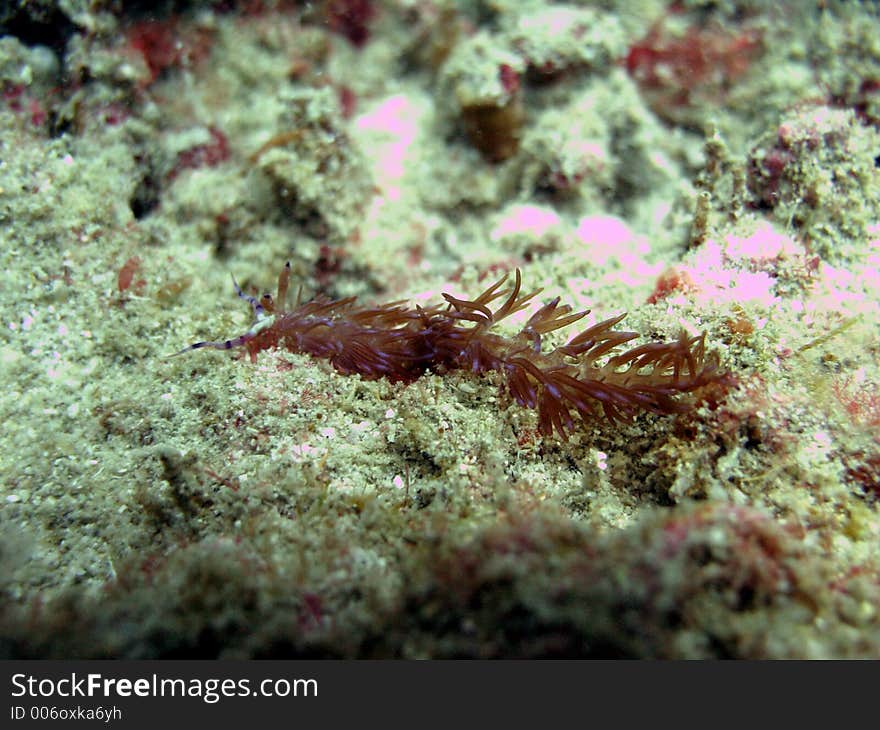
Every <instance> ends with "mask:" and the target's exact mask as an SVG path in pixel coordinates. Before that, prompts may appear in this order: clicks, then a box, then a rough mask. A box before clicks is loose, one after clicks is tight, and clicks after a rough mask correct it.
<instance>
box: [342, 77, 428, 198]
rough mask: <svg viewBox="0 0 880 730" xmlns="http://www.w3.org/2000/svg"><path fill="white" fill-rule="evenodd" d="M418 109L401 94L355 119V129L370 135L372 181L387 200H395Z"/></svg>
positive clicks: (415, 128)
mask: <svg viewBox="0 0 880 730" xmlns="http://www.w3.org/2000/svg"><path fill="white" fill-rule="evenodd" d="M418 116H419V114H418V110H417V109H416V108H415V106H414V105H413V103H412V102H411V101H410V100H409V99H407V98H406V96H404V95H403V94H397V95H395V96H392V97H389V98H388V99H385V100H384V101H383V102H381V103H380V104H379V105H378V106H377V107H375V108H374V109H372V110H371V111H369V112H365V113H364V114H361V115H360V116H358V117H357V119H356V120H355V122H354V125H355V129H357V130H358V131H359V132H362V133H366V134H368V135H369V136H370V150H371V158H372V161H373V170H374V173H375V179H376V182H377V183H378V184H379V186H380V187H381V188H382V191H383V192H384V193H385V195H386V196H387V197H388V198H389V199H390V200H398V199H399V198H400V194H401V180H402V178H403V175H404V172H405V169H406V159H407V156H408V154H409V150H410V147H412V144H413V141H414V140H415V138H416V134H417V130H418Z"/></svg>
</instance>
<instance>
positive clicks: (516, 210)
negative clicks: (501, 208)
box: [492, 205, 561, 241]
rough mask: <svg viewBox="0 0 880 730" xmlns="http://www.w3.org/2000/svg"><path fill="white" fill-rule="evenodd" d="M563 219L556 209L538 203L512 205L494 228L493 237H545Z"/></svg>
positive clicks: (497, 238)
mask: <svg viewBox="0 0 880 730" xmlns="http://www.w3.org/2000/svg"><path fill="white" fill-rule="evenodd" d="M560 223H561V220H560V218H559V215H558V214H557V213H556V211H554V210H552V209H550V208H542V207H541V206H538V205H515V206H513V207H511V208H510V209H509V210H508V211H507V212H506V214H505V215H504V216H503V217H502V218H501V220H500V221H499V222H498V225H496V226H495V228H494V229H492V239H493V240H495V241H497V240H499V239H502V238H506V237H507V236H517V235H527V236H534V237H535V238H543V237H544V236H546V235H547V234H548V233H551V232H552V231H553V229H554V228H556V227H557V226H559V224H560Z"/></svg>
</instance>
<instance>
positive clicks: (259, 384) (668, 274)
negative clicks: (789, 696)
mask: <svg viewBox="0 0 880 730" xmlns="http://www.w3.org/2000/svg"><path fill="white" fill-rule="evenodd" d="M145 5H147V4H143V3H125V2H123V3H109V2H107V3H104V2H99V1H98V0H91V2H90V1H89V0H63V1H62V0H59V1H57V2H51V1H49V0H45V1H44V2H29V3H6V4H4V5H3V8H4V10H2V13H3V15H2V16H0V23H2V30H3V33H4V35H3V37H2V39H0V85H2V94H0V224H2V225H0V242H2V245H0V302H2V330H0V331H2V341H0V379H2V393H3V395H2V398H0V409H2V411H0V421H2V431H0V433H2V444H0V445H2V448H0V483H2V486H0V490H2V491H0V558H2V564H0V591H2V607H0V617H2V618H0V636H2V639H0V654H2V655H3V656H4V657H7V658H14V657H38V658H44V657H139V658H142V657H293V656H303V657H315V656H320V657H324V656H327V657H334V656H336V657H340V656H341V657H460V656H466V657H546V656H583V657H737V658H740V657H748V658H755V657H759V658H760V657H810V658H813V657H876V656H877V655H878V653H880V602H878V601H880V572H878V569H880V432H878V427H880V385H878V383H880V380H878V378H880V373H878V357H880V354H878V353H880V350H878V331H880V329H878V323H880V318H878V300H880V276H878V264H880V169H878V166H880V17H878V15H877V14H876V12H875V11H871V10H870V7H871V5H870V4H867V3H866V4H865V5H860V4H858V3H848V2H833V1H831V2H808V1H807V0H800V1H798V0H789V1H788V2H781V3H780V2H760V1H759V0H741V1H739V2H736V1H734V0H731V1H730V2H727V1H722V2H708V1H706V0H686V1H683V2H676V3H668V2H665V1H659V0H637V1H632V0H605V1H604V2H570V3H549V2H534V1H531V0H520V1H515V0H470V1H465V0H462V1H461V2H454V1H453V0H445V1H444V0H434V1H430V0H424V1H419V0H384V1H380V0H376V1H374V2H370V1H368V0H328V1H326V2H313V3H310V4H307V5H306V4H304V3H296V2H284V1H283V0H278V1H277V2H271V1H266V2H250V1H246V0H240V1H239V2H234V1H233V2H215V3H208V2H206V3H182V2H181V3H176V4H172V3H168V4H167V5H165V6H163V7H162V8H159V9H158V10H154V11H152V12H151V14H149V15H147V14H145V13H144V11H143V7H144V6H145ZM286 261H290V262H291V269H292V281H293V282H294V283H293V286H294V287H295V288H297V289H298V288H299V287H302V292H303V294H302V296H303V297H309V296H312V295H315V294H322V295H325V296H328V297H333V298H339V297H345V296H357V297H359V301H362V302H365V303H367V304H374V303H381V302H387V301H390V300H397V299H403V300H408V301H409V302H412V303H421V304H427V303H430V302H435V301H438V300H439V298H440V295H441V293H442V292H451V293H453V294H455V295H456V296H460V297H464V296H476V295H477V294H478V293H479V292H480V291H482V290H483V289H485V288H486V287H487V286H488V285H489V284H490V283H491V282H492V281H494V280H496V279H497V278H499V277H500V276H501V275H502V274H503V273H504V272H505V271H506V272H512V271H513V270H514V269H516V268H519V269H520V270H521V271H522V277H523V281H524V286H525V287H526V288H535V287H543V292H542V294H541V295H540V296H539V297H538V301H540V302H546V301H549V300H550V299H552V298H553V297H556V296H559V297H561V301H562V302H564V303H567V304H569V305H571V306H572V307H573V308H575V309H587V308H589V309H591V310H592V312H591V314H590V315H588V316H587V317H586V318H585V319H584V320H583V321H582V322H580V323H578V324H575V325H572V327H571V328H569V329H570V330H571V331H570V332H567V333H566V332H561V333H554V335H553V336H550V337H548V338H547V343H546V345H545V346H547V347H550V346H552V345H553V344H560V343H561V342H563V341H564V340H565V338H566V336H570V335H573V334H575V333H576V332H577V331H579V330H578V327H579V326H588V325H589V324H592V323H594V322H596V321H599V320H601V319H604V318H606V317H610V316H612V315H615V314H618V313H621V312H624V311H628V312H629V315H628V317H627V319H626V320H625V321H624V322H623V323H622V324H621V325H620V326H621V327H625V328H626V329H628V330H632V331H634V332H638V333H640V335H641V338H640V339H639V340H636V341H635V343H636V344H638V343H640V342H645V341H650V340H657V339H670V338H674V337H676V336H677V333H678V332H679V331H680V330H681V329H682V328H684V329H685V330H686V331H687V332H689V333H692V334H696V333H699V332H706V342H707V346H708V347H709V349H711V350H712V351H714V352H717V353H718V355H719V357H720V360H721V363H722V366H723V368H724V369H725V370H726V371H728V372H729V373H731V375H732V378H731V381H730V385H729V387H728V388H726V390H725V392H724V393H722V394H720V395H718V394H717V393H716V394H715V396H717V397H715V396H713V397H712V398H703V399H701V400H700V401H699V402H697V403H695V404H694V405H695V407H694V408H693V409H692V410H691V411H690V412H688V413H685V414H680V415H673V416H662V415H655V414H650V413H649V414H644V415H641V416H639V417H638V418H637V419H636V420H635V421H633V422H632V423H629V424H620V423H612V422H609V421H607V420H605V419H594V420H591V421H590V422H588V423H583V424H580V425H579V426H578V427H577V428H575V429H574V432H573V433H572V435H571V436H570V437H569V439H568V440H567V441H564V440H561V439H559V438H556V437H547V436H542V435H541V434H540V433H539V432H538V430H537V418H536V415H535V413H534V412H533V411H531V410H529V409H527V408H524V407H521V406H519V405H518V404H517V403H516V402H515V401H514V399H513V398H512V397H511V396H510V394H509V393H508V391H507V390H506V388H505V385H504V382H503V380H502V378H500V377H499V376H497V375H496V374H494V373H490V374H483V375H474V374H471V373H467V372H463V373H462V372H447V373H435V374H428V375H425V376H424V377H422V378H420V379H419V380H417V381H416V382H414V383H412V384H409V385H407V384H402V383H389V382H387V381H386V380H384V379H383V380H377V381H366V380H364V379H362V378H360V377H359V376H352V375H341V374H339V373H337V372H335V371H334V370H333V368H332V367H330V366H329V365H328V364H327V362H325V361H322V360H316V359H313V358H311V357H309V356H307V355H302V354H295V353H290V352H287V351H277V350H266V351H262V352H260V353H259V354H258V356H257V357H256V361H255V362H252V361H251V359H250V358H249V357H248V356H247V355H246V354H245V353H243V351H241V350H233V351H231V352H218V351H214V350H199V351H193V352H188V353H185V354H184V355H181V356H179V357H176V358H170V359H169V358H167V357H166V356H167V355H169V354H170V353H174V352H176V351H178V350H180V349H181V348H183V347H185V346H186V345H187V344H189V343H192V342H196V341H200V340H206V339H207V340H225V339H227V338H231V337H235V336H237V335H240V334H242V333H244V332H246V331H247V330H248V329H249V327H250V326H251V323H252V317H251V313H250V312H249V308H248V305H247V303H246V302H244V301H242V300H240V299H237V298H236V296H235V292H234V290H233V287H232V283H231V276H232V275H234V276H235V277H236V279H237V281H238V282H239V283H240V284H241V286H242V287H243V289H244V290H245V291H246V292H248V293H249V294H253V295H259V294H260V293H262V292H264V291H274V288H275V283H276V280H277V276H278V272H279V271H280V269H281V267H282V266H283V265H284V263H285V262H286ZM535 306H536V307H537V306H538V304H537V303H536V305H535ZM527 316H528V313H522V314H521V315H520V318H519V319H517V318H514V320H513V321H511V322H505V323H503V325H501V326H499V330H500V331H502V332H505V333H514V332H516V329H517V323H519V325H520V326H521V325H522V322H523V321H524V320H523V319H522V317H527ZM734 381H735V384H734Z"/></svg>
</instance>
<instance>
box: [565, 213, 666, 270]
mask: <svg viewBox="0 0 880 730" xmlns="http://www.w3.org/2000/svg"><path fill="white" fill-rule="evenodd" d="M575 235H576V236H577V239H578V242H579V244H580V249H579V251H578V253H579V255H581V256H583V257H584V258H585V259H587V260H588V261H590V263H592V264H594V265H596V266H602V267H608V268H609V269H610V271H609V272H608V273H607V274H606V275H605V276H604V277H602V279H603V281H605V282H606V283H611V282H620V283H623V284H626V285H627V286H633V287H635V286H644V285H646V284H650V282H651V281H653V280H654V279H655V278H656V277H657V276H658V275H659V274H660V272H661V271H662V270H663V264H652V263H649V262H648V261H647V258H646V257H647V255H648V253H649V252H650V250H651V243H650V241H649V240H648V237H647V236H644V235H641V234H637V233H636V232H635V231H633V230H632V228H630V227H629V226H628V225H627V224H626V223H625V222H624V221H622V220H621V219H620V218H617V217H616V216H613V215H591V216H585V217H583V218H581V219H580V221H579V222H578V226H577V229H576V231H575Z"/></svg>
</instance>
